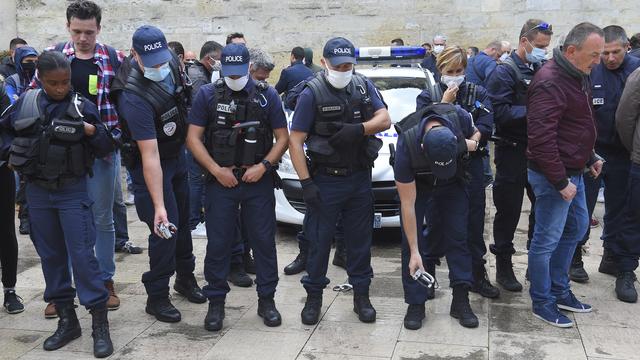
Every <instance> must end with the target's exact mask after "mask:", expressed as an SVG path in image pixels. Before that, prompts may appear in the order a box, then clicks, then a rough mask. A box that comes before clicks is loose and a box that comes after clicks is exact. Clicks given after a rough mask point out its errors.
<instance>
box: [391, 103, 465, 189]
mask: <svg viewBox="0 0 640 360" xmlns="http://www.w3.org/2000/svg"><path fill="white" fill-rule="evenodd" d="M456 109H457V111H458V116H459V117H460V119H461V120H462V121H461V124H462V125H463V126H462V129H458V128H457V125H456V124H452V123H450V122H449V121H446V120H444V119H442V120H440V121H441V122H442V125H444V126H446V127H448V128H449V129H451V131H452V132H453V133H454V134H456V136H461V135H462V136H464V138H465V139H468V138H470V137H471V136H472V135H473V133H474V132H475V130H474V127H473V124H472V122H471V116H469V114H468V113H467V112H466V111H465V110H463V109H462V108H461V107H459V106H456ZM426 125H427V119H422V121H421V122H420V129H422V131H420V133H421V134H424V128H425V126H426ZM404 140H405V137H404V136H400V137H399V138H398V144H397V146H396V159H395V164H394V165H393V173H394V178H395V180H396V181H397V182H399V183H403V184H406V183H410V182H412V181H414V180H415V178H416V174H415V172H414V170H413V167H412V166H411V156H410V155H409V148H408V146H416V147H417V148H418V149H419V151H420V153H422V149H421V142H422V136H418V138H417V142H416V143H415V144H406V143H405V141H404Z"/></svg>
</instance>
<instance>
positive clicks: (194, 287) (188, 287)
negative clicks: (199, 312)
mask: <svg viewBox="0 0 640 360" xmlns="http://www.w3.org/2000/svg"><path fill="white" fill-rule="evenodd" d="M173 289H174V290H175V291H177V292H178V293H179V294H180V295H182V296H184V297H186V298H187V300H189V302H192V303H195V304H204V303H205V302H207V298H206V297H205V296H204V293H202V289H201V288H200V286H198V282H197V281H196V277H195V276H194V275H193V274H192V273H189V274H182V275H180V274H178V275H176V281H175V283H174V284H173Z"/></svg>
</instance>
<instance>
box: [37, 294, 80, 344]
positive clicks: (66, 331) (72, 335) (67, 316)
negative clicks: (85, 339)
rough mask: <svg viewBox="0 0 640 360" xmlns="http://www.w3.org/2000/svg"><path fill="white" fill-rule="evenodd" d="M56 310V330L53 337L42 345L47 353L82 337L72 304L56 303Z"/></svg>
mask: <svg viewBox="0 0 640 360" xmlns="http://www.w3.org/2000/svg"><path fill="white" fill-rule="evenodd" d="M56 309H57V310H58V317H59V318H60V319H59V320H58V328H57V329H56V332H54V333H53V335H51V336H49V337H48V338H47V339H46V340H45V341H44V344H43V346H42V347H43V348H44V349H45V350H47V351H51V350H57V349H60V348H61V347H63V346H65V345H67V344H68V343H70V342H71V340H74V339H77V338H79V337H80V335H82V330H81V329H80V322H79V321H78V316H76V310H75V309H74V307H73V303H72V302H70V303H57V304H56Z"/></svg>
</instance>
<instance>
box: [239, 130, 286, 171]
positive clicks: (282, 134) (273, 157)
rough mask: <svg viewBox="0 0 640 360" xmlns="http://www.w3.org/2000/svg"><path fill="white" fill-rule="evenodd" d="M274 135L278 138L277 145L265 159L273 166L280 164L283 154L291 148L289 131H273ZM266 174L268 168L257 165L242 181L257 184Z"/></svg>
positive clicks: (249, 169)
mask: <svg viewBox="0 0 640 360" xmlns="http://www.w3.org/2000/svg"><path fill="white" fill-rule="evenodd" d="M273 135H274V136H275V138H276V143H275V144H274V145H273V147H272V148H271V150H270V151H269V153H268V154H267V156H265V158H264V160H267V161H268V162H270V163H271V164H274V163H276V162H278V161H279V160H280V158H281V157H282V154H284V152H285V151H287V146H289V131H288V130H287V128H280V129H273ZM266 172H267V168H266V167H265V166H264V165H263V164H262V163H259V164H255V165H253V166H251V167H249V168H248V169H247V172H246V173H245V174H244V176H243V177H242V181H244V182H247V183H253V182H257V181H258V180H260V179H261V178H262V176H263V175H264V174H265V173H266Z"/></svg>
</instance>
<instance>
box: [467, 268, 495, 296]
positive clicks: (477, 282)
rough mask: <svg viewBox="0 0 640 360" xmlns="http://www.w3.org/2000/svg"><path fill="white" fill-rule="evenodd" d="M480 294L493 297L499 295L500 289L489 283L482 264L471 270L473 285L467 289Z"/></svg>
mask: <svg viewBox="0 0 640 360" xmlns="http://www.w3.org/2000/svg"><path fill="white" fill-rule="evenodd" d="M469 291H471V292H474V293H477V294H480V295H481V296H482V297H486V298H489V299H495V298H497V297H499V296H500V289H498V288H497V287H495V286H493V285H491V281H489V276H488V275H487V270H486V269H485V267H484V266H479V267H477V268H476V269H474V271H473V286H472V287H471V289H470V290H469Z"/></svg>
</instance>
